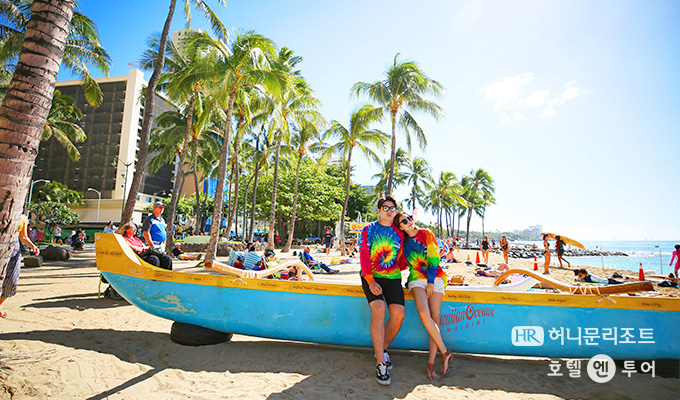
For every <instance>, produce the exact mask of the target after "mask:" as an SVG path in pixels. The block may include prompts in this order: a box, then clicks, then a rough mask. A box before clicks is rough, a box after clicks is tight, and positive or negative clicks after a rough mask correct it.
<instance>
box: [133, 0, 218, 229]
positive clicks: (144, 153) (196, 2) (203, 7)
mask: <svg viewBox="0 0 680 400" xmlns="http://www.w3.org/2000/svg"><path fill="white" fill-rule="evenodd" d="M217 1H218V2H219V3H220V4H222V5H226V2H225V0H217ZM176 3H177V0H170V7H169V9H168V16H167V17H166V19H165V24H164V25H163V31H162V33H161V37H160V40H159V42H158V48H159V49H165V48H166V46H167V42H168V35H169V33H170V25H171V23H172V17H173V15H174V14H175V6H176ZM192 6H193V7H194V8H195V9H197V10H198V12H199V13H201V14H203V16H204V17H205V18H206V19H207V20H208V22H209V23H210V25H211V28H212V30H213V32H214V33H215V35H217V37H218V38H219V39H222V40H226V38H227V30H226V28H225V27H224V25H222V22H221V21H220V19H219V18H217V15H216V14H215V13H214V12H213V11H212V10H211V9H210V7H209V6H208V5H207V4H206V3H205V1H204V0H184V14H185V20H186V23H187V27H190V23H191V8H192ZM165 55H166V52H165V51H159V52H158V57H157V59H156V64H155V66H154V69H153V73H152V74H151V78H150V79H149V84H148V85H147V87H146V95H145V97H144V110H147V111H148V112H145V113H144V118H143V119H142V129H141V131H140V132H139V151H138V152H137V163H136V164H135V173H134V175H133V177H132V183H131V184H130V192H129V194H128V197H127V200H126V201H125V208H124V211H123V216H122V217H121V223H127V222H130V221H131V220H132V214H133V212H134V210H135V203H136V202H137V194H138V193H139V189H140V187H141V185H142V178H143V177H144V174H145V172H146V171H145V170H146V159H147V157H148V155H149V136H150V134H151V118H152V112H151V110H153V109H154V102H155V97H156V96H154V93H156V86H157V85H158V81H159V79H160V77H161V73H162V72H163V70H164V66H165ZM170 224H172V221H171V222H170Z"/></svg>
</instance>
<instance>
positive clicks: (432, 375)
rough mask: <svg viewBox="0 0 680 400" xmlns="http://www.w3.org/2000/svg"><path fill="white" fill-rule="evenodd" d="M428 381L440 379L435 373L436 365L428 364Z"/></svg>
mask: <svg viewBox="0 0 680 400" xmlns="http://www.w3.org/2000/svg"><path fill="white" fill-rule="evenodd" d="M427 379H429V380H431V381H436V380H437V379H439V375H437V373H436V372H434V363H427Z"/></svg>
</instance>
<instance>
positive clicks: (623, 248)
mask: <svg viewBox="0 0 680 400" xmlns="http://www.w3.org/2000/svg"><path fill="white" fill-rule="evenodd" d="M514 243H518V244H535V245H537V246H539V247H542V246H543V242H541V241H530V242H529V241H522V242H514ZM581 243H582V244H583V245H584V246H585V247H586V249H588V250H600V251H618V252H623V253H626V254H627V255H628V256H627V257H626V256H601V257H566V259H567V260H568V261H569V262H570V263H572V264H573V265H580V266H584V267H592V268H597V267H600V268H602V267H603V266H604V267H606V268H616V269H623V270H628V271H636V272H637V271H638V270H639V268H640V264H642V268H643V270H644V271H645V272H649V271H654V273H655V274H657V275H662V274H663V275H668V273H669V272H673V267H671V266H669V265H668V264H669V263H670V262H671V256H672V254H673V251H674V250H675V247H674V246H675V245H676V244H680V240H678V241H671V240H601V241H593V240H586V241H582V242H581ZM550 247H551V249H554V241H551V243H550ZM567 248H568V249H570V248H572V247H571V246H567ZM555 262H557V258H556V257H555V256H554V255H553V259H552V260H551V263H555Z"/></svg>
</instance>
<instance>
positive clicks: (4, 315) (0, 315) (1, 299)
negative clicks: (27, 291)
mask: <svg viewBox="0 0 680 400" xmlns="http://www.w3.org/2000/svg"><path fill="white" fill-rule="evenodd" d="M5 300H7V297H0V306H1V305H2V303H4V302H5ZM0 318H7V313H6V312H5V311H2V310H0Z"/></svg>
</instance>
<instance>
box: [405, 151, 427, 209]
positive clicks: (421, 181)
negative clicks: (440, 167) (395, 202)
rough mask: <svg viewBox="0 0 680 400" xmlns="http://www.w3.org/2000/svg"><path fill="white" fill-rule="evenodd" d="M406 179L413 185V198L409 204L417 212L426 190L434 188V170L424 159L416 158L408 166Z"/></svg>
mask: <svg viewBox="0 0 680 400" xmlns="http://www.w3.org/2000/svg"><path fill="white" fill-rule="evenodd" d="M405 177H406V181H407V182H408V183H409V184H410V185H411V197H410V199H409V201H408V203H409V205H410V206H411V209H412V210H415V209H416V204H417V202H418V199H419V198H421V197H422V195H423V192H424V190H427V189H430V188H431V187H432V168H431V167H430V165H429V164H428V163H427V160H425V159H424V158H422V157H414V158H413V160H411V162H409V163H408V164H406V172H405ZM421 185H422V187H421Z"/></svg>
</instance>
